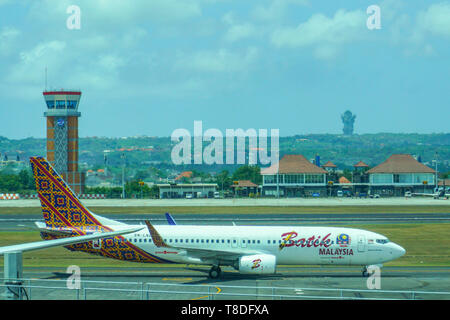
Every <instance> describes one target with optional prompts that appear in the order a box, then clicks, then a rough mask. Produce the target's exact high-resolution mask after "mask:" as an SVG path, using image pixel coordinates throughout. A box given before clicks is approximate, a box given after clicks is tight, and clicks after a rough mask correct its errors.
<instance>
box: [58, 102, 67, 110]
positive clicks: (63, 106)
mask: <svg viewBox="0 0 450 320" xmlns="http://www.w3.org/2000/svg"><path fill="white" fill-rule="evenodd" d="M65 108H66V101H64V100H56V109H65Z"/></svg>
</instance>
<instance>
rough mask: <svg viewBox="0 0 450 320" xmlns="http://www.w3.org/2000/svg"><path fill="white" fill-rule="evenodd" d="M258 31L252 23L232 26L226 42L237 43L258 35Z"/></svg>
mask: <svg viewBox="0 0 450 320" xmlns="http://www.w3.org/2000/svg"><path fill="white" fill-rule="evenodd" d="M257 34H258V33H257V29H256V27H255V26H253V25H252V24H250V23H245V24H238V25H233V26H231V27H230V28H229V29H228V30H227V32H226V34H225V40H226V41H228V42H235V41H239V40H242V39H245V38H249V37H253V36H255V35H257Z"/></svg>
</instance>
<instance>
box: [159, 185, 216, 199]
mask: <svg viewBox="0 0 450 320" xmlns="http://www.w3.org/2000/svg"><path fill="white" fill-rule="evenodd" d="M156 186H157V187H158V188H159V198H160V199H177V198H188V197H189V198H213V197H214V192H216V191H217V187H218V186H217V183H165V184H157V185H156Z"/></svg>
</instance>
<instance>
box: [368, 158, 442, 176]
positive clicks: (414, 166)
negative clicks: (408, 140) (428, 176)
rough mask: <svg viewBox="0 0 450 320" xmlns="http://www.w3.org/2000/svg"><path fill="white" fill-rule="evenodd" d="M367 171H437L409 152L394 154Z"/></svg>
mask: <svg viewBox="0 0 450 320" xmlns="http://www.w3.org/2000/svg"><path fill="white" fill-rule="evenodd" d="M367 173H435V171H434V170H433V169H431V168H429V167H427V166H426V165H424V164H422V163H420V162H419V161H417V160H416V159H414V158H413V157H412V156H411V155H409V154H393V155H391V156H390V157H389V158H388V159H387V160H386V161H384V162H383V163H380V164H379V165H377V166H376V167H374V168H372V169H370V170H368V171H367Z"/></svg>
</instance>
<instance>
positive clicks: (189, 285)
mask: <svg viewBox="0 0 450 320" xmlns="http://www.w3.org/2000/svg"><path fill="white" fill-rule="evenodd" d="M208 270H209V268H208V267H206V266H205V267H203V266H201V267H192V268H189V267H180V266H176V267H174V266H164V265H158V266H150V267H136V268H82V269H81V280H82V281H85V283H83V288H88V289H87V290H86V291H84V293H80V292H78V295H79V296H78V297H77V296H76V292H75V291H74V290H71V291H70V290H67V288H66V282H67V279H68V277H69V276H70V274H67V273H66V271H65V270H62V269H57V268H55V270H49V269H41V268H25V270H24V278H27V279H34V282H33V283H34V284H36V283H39V285H41V286H52V287H53V289H47V290H46V289H36V288H32V298H33V299H48V300H51V299H76V298H79V299H83V298H86V299H146V298H148V299H150V300H159V299H161V300H179V299H183V300H202V299H203V300H206V299H211V297H212V298H213V299H217V300H219V299H227V300H229V299H247V300H248V299H270V297H271V296H272V295H276V296H278V295H279V296H281V297H285V298H284V299H289V300H292V299H303V298H305V297H306V298H307V297H310V296H311V295H313V294H314V295H318V297H317V298H324V297H331V295H333V294H337V293H339V294H345V297H346V298H348V299H364V298H367V299H369V298H382V299H410V298H411V296H410V295H411V292H412V291H414V292H415V293H414V294H415V295H416V296H415V298H418V299H450V292H449V291H450V277H449V276H450V267H384V268H382V269H381V274H380V287H379V289H373V290H370V289H369V288H368V284H367V283H368V278H364V277H362V276H361V271H360V268H359V267H328V266H327V267H323V266H322V267H320V266H317V267H314V266H308V267H302V266H296V267H287V266H280V267H279V268H278V269H277V274H276V275H270V276H259V277H258V276H248V275H241V274H239V273H238V272H237V271H235V270H234V269H232V268H223V275H222V277H221V279H219V280H212V279H209V278H208V277H207V273H208ZM57 280H59V281H57ZM59 286H60V287H61V288H62V289H61V290H62V291H61V290H56V289H55V288H56V287H59ZM147 288H148V290H149V293H145V295H142V292H141V290H142V289H145V290H147ZM274 288H275V289H274ZM330 289H346V290H348V291H346V290H344V291H338V290H330ZM377 290H378V292H377ZM385 291H386V292H385ZM394 291H401V292H394ZM62 292H64V295H62V294H61V293H62ZM420 292H441V293H442V292H448V294H447V295H438V294H434V295H433V294H420ZM83 294H86V297H84V296H83Z"/></svg>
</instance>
